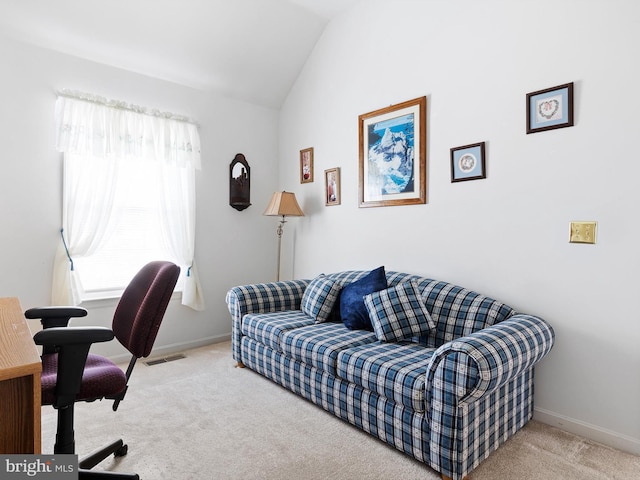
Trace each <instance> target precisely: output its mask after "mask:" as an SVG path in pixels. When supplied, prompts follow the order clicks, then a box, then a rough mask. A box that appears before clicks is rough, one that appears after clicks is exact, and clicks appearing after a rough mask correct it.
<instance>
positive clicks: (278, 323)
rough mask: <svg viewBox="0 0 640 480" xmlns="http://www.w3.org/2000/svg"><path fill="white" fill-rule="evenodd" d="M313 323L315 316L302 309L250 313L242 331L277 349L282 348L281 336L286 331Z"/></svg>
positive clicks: (244, 319) (243, 322)
mask: <svg viewBox="0 0 640 480" xmlns="http://www.w3.org/2000/svg"><path fill="white" fill-rule="evenodd" d="M313 324H314V320H313V318H311V317H309V316H308V315H306V314H305V313H303V312H302V311H301V310H286V311H284V312H270V313H249V314H247V315H245V316H244V318H243V319H242V333H243V334H244V335H246V336H247V337H250V338H253V339H254V340H257V341H258V342H260V343H264V344H265V345H268V346H270V347H271V348H273V349H275V350H280V337H281V336H282V334H283V333H284V332H286V331H287V330H291V329H292V328H299V327H304V326H306V325H313Z"/></svg>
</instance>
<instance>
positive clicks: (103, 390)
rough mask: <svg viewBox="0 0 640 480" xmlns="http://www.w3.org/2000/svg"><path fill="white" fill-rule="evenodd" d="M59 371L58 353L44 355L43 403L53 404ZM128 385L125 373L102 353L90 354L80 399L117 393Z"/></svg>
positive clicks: (86, 399)
mask: <svg viewBox="0 0 640 480" xmlns="http://www.w3.org/2000/svg"><path fill="white" fill-rule="evenodd" d="M57 371H58V354H57V353H51V354H46V355H42V380H41V383H42V404H43V405H53V403H54V402H55V388H56V380H57ZM126 386H127V378H126V375H125V373H124V372H123V371H122V370H121V369H120V367H118V366H117V365H116V364H115V363H113V362H112V361H111V360H109V359H108V358H105V357H101V356H100V355H93V354H91V353H90V354H89V356H88V357H87V363H86V365H85V367H84V373H83V374H82V386H81V387H80V393H79V394H78V396H77V400H78V401H90V400H96V399H99V398H104V397H107V396H113V395H117V394H118V393H120V392H122V391H123V390H124V389H125V387H126Z"/></svg>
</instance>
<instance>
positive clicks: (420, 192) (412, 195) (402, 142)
mask: <svg viewBox="0 0 640 480" xmlns="http://www.w3.org/2000/svg"><path fill="white" fill-rule="evenodd" d="M426 108H427V98H426V97H420V98H416V99H414V100H409V101H406V102H403V103H399V104H397V105H392V106H390V107H386V108H382V109H379V110H375V111H373V112H369V113H365V114H363V115H360V116H359V117H358V124H359V144H360V158H359V165H358V167H359V184H358V189H359V197H360V198H359V205H358V206H359V207H384V206H392V205H415V204H420V203H427V187H426V181H427V175H426V170H427V168H426V166H427V160H426V152H427V148H426V144H427V134H426V131H427V130H426V123H427V121H426Z"/></svg>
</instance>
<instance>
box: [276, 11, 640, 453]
mask: <svg viewBox="0 0 640 480" xmlns="http://www.w3.org/2000/svg"><path fill="white" fill-rule="evenodd" d="M638 18H640V4H638V3H636V2H631V1H625V0H614V1H611V0H607V1H605V0H588V1H580V0H560V1H558V0H536V1H526V2H523V1H518V2H513V1H507V0H504V1H501V0H488V1H487V0H485V1H482V2H476V1H474V0H451V1H447V2H443V1H435V0H434V1H429V0H424V1H417V0H416V1H410V0H396V1H394V2H388V1H383V0H373V1H371V0H368V1H362V2H360V3H359V4H358V6H356V8H354V9H352V10H351V11H349V12H347V13H346V14H344V15H342V16H341V17H339V18H337V19H335V20H334V21H333V22H332V23H330V24H329V26H328V27H327V29H326V30H325V32H324V35H323V37H322V38H321V39H320V41H319V42H318V44H317V45H316V48H315V50H314V52H313V54H312V56H311V57H310V59H309V60H308V62H307V64H306V66H305V68H304V70H303V71H302V73H301V75H300V77H299V79H298V81H297V83H296V85H295V86H294V88H293V90H292V92H291V93H290V95H289V97H288V99H287V100H286V102H285V105H284V106H283V108H282V111H281V116H280V129H279V133H280V185H281V186H282V187H283V188H286V189H288V190H293V191H294V192H295V193H296V194H297V196H298V198H299V200H300V202H301V206H302V208H303V210H304V211H305V213H306V214H307V216H306V217H304V218H298V219H293V220H291V222H290V223H288V224H287V228H288V231H287V232H285V236H286V237H287V242H289V244H288V245H285V248H287V249H289V250H287V251H288V252H294V253H293V254H291V253H288V255H287V256H286V258H285V260H286V262H287V264H286V267H285V272H288V275H289V276H294V277H307V278H310V277H313V276H315V275H317V274H319V273H321V272H332V271H339V270H343V269H351V268H362V269H370V268H374V267H377V266H379V265H385V266H386V267H387V268H388V269H393V270H400V271H407V272H414V273H419V274H422V275H425V276H430V277H432V278H437V279H442V280H447V281H450V282H453V283H457V284H460V285H463V286H465V287H469V288H472V289H475V290H477V291H480V292H482V293H486V294H489V295H491V296H493V297H495V298H498V299H500V300H503V301H505V302H507V303H508V304H510V305H511V306H513V307H514V308H516V309H517V310H519V311H521V312H526V313H531V314H536V315H539V316H541V317H543V318H545V319H547V320H548V321H549V322H550V323H551V324H552V325H553V326H554V328H555V330H556V335H557V341H556V345H555V347H554V349H553V351H552V352H551V354H550V355H549V356H548V357H547V358H546V359H545V360H544V362H543V363H542V364H541V365H540V366H539V368H537V370H536V376H537V377H536V398H535V400H536V408H537V413H536V415H537V417H538V418H540V419H542V420H544V421H546V422H548V423H552V424H555V425H559V426H561V427H563V428H565V429H568V430H570V431H574V432H577V433H581V434H584V435H588V436H590V437H592V438H595V439H597V440H600V441H603V442H606V443H609V444H611V445H614V446H618V447H621V448H624V449H627V450H630V451H633V452H635V453H640V408H638V405H640V348H639V347H638V345H639V343H640V342H639V341H640V321H639V320H640V319H639V314H638V309H637V306H636V303H635V302H636V301H637V298H638V286H639V282H638V280H637V271H638V268H639V267H640V249H638V247H637V244H638V238H639V235H640V222H636V221H635V219H636V218H637V217H638V211H637V208H638V204H639V201H638V200H639V195H638V189H637V184H638V181H639V179H640V162H638V161H637V158H636V154H635V152H636V150H637V136H638V126H639V123H638V112H639V111H640V100H639V96H638V95H637V89H638V85H640V67H639V66H638V63H637V61H636V59H637V46H638V45H639V44H640V29H639V28H638V26H639V25H638ZM567 82H575V100H576V108H575V113H576V125H575V126H574V127H572V128H564V129H559V130H554V131H549V132H543V133H536V134H532V135H526V134H525V95H526V93H528V92H532V91H535V90H539V89H543V88H547V87H552V86H555V85H559V84H563V83H567ZM423 95H426V96H427V101H428V114H427V124H428V125H427V136H428V153H427V156H428V181H427V183H428V185H427V188H428V204H427V205H420V206H402V207H382V208H363V209H359V208H358V191H357V186H358V170H357V165H358V128H357V126H358V123H357V121H358V115H360V114H363V113H367V112H371V111H373V110H377V109H379V108H383V107H386V106H388V105H391V104H395V103H399V102H402V101H405V100H409V99H413V98H416V97H419V96H423ZM481 141H485V142H487V161H488V164H487V165H488V166H487V172H488V178H487V179H485V180H477V181H470V182H462V183H456V184H452V183H451V181H450V163H449V149H450V148H451V147H456V146H461V145H466V144H470V143H475V142H481ZM311 146H312V147H314V149H315V181H314V183H311V184H304V185H301V184H300V183H299V177H298V175H299V167H298V153H299V150H300V149H303V148H307V147H311ZM332 167H340V168H341V173H342V205H340V206H331V207H325V206H324V198H323V189H324V177H323V171H324V170H325V169H328V168H332ZM572 220H595V221H597V222H598V243H597V244H596V245H576V244H569V243H568V239H569V238H568V237H569V222H570V221H572Z"/></svg>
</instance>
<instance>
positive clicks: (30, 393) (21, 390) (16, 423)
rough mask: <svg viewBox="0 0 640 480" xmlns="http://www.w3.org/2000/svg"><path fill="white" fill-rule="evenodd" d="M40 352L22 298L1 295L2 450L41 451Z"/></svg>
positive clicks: (0, 420)
mask: <svg viewBox="0 0 640 480" xmlns="http://www.w3.org/2000/svg"><path fill="white" fill-rule="evenodd" d="M41 372H42V363H41V361H40V354H39V353H38V349H37V347H36V345H35V343H33V338H32V335H31V331H30V330H29V325H28V324H27V321H26V319H25V318H24V314H23V312H22V308H21V307H20V302H19V301H18V299H17V298H0V453H2V454H20V453H36V454H40V453H41V426H40V421H41V420H40V408H41V407H40V401H41V399H40V395H41V394H40V374H41Z"/></svg>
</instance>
